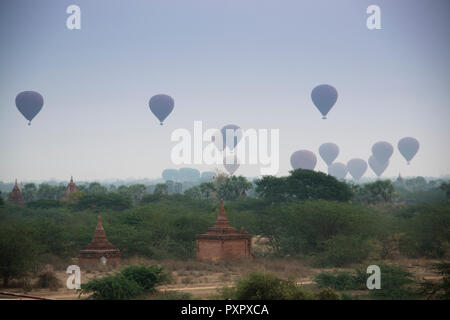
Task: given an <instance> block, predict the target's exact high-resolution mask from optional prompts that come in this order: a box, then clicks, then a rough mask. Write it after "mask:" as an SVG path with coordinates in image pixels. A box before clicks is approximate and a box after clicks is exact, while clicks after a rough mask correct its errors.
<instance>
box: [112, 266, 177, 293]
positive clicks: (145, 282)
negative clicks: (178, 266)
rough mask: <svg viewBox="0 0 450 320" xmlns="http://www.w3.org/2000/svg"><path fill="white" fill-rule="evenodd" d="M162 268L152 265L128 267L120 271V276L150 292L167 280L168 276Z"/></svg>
mask: <svg viewBox="0 0 450 320" xmlns="http://www.w3.org/2000/svg"><path fill="white" fill-rule="evenodd" d="M163 270H164V269H163V268H161V267H158V266H155V265H152V266H149V267H146V266H145V265H140V266H129V267H127V268H125V269H123V270H122V271H121V274H122V275H123V276H124V277H125V278H127V279H129V280H132V281H134V282H136V283H137V284H138V285H140V286H141V287H142V288H143V289H144V290H145V291H146V292H151V291H153V290H154V289H155V287H156V286H157V285H159V284H162V283H165V282H167V281H168V280H169V275H168V274H165V273H163Z"/></svg>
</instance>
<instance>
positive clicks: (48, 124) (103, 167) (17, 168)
mask: <svg viewBox="0 0 450 320" xmlns="http://www.w3.org/2000/svg"><path fill="white" fill-rule="evenodd" d="M71 4H76V5H78V6H80V8H81V30H68V29H67V28H66V19H67V17H68V14H66V8H67V7H68V6H69V5H71ZM371 4H377V5H379V6H380V8H381V25H382V30H368V29H367V27H366V19H367V14H366V8H367V7H368V6H369V5H371ZM449 7H450V4H449V2H448V1H445V0H442V1H441V0H435V1H425V0H418V1H412V0H411V1H402V0H396V1H393V0H390V1H364V0H352V1H344V0H340V1H331V0H330V1H283V0H282V1H274V0H271V1H261V0H259V1H253V0H249V1H234V0H232V1H219V0H208V1H206V0H202V1H200V0H198V1H190V0H189V1H186V0H185V1H171V0H167V1H162V0H151V1H150V0H149V1H139V0H130V1H112V0H108V1H105V0H103V1H101V0H97V1H79V0H78V1H76V0H73V1H56V0H54V1H47V0H42V1H41V0H39V1H31V0H29V1H23V0H14V1H12V0H6V1H1V2H0V48H1V50H0V75H1V79H0V150H1V162H0V180H4V181H11V180H13V179H14V178H16V177H17V178H18V179H19V180H24V181H25V180H34V179H48V178H56V179H68V178H69V177H70V175H73V176H74V177H76V178H78V179H83V180H95V179H104V178H127V177H136V178H140V177H148V178H156V177H159V176H160V174H161V171H162V170H163V169H165V168H168V167H176V166H173V165H172V164H171V161H170V151H171V149H172V148H173V147H174V145H175V143H173V142H171V141H170V134H171V132H172V131H173V130H175V129H177V128H186V129H189V130H191V131H192V130H193V123H194V121H195V120H202V121H203V122H204V126H206V127H216V128H220V127H222V126H223V125H225V124H228V123H234V124H237V125H239V126H241V127H242V128H244V129H245V128H267V129H270V128H278V129H280V140H281V147H280V171H279V175H284V174H287V172H288V170H290V169H291V167H290V163H289V157H290V155H291V153H292V152H294V151H296V150H299V149H309V150H311V151H314V152H315V153H316V154H317V156H318V165H317V166H316V170H321V171H326V165H325V163H324V162H323V161H322V160H321V159H320V158H319V155H318V148H319V146H320V144H322V143H324V142H335V143H336V144H338V145H339V147H340V149H341V152H340V154H339V157H338V159H337V160H336V161H338V162H345V163H346V162H347V161H348V160H350V159H351V158H354V157H361V158H364V159H366V160H367V159H368V157H369V156H370V154H371V150H370V149H371V146H372V144H373V143H375V142H376V141H379V140H385V141H389V142H391V143H392V144H393V145H394V147H395V151H394V154H393V156H392V158H391V163H390V166H389V168H388V169H387V170H386V172H385V174H384V175H385V176H396V175H398V173H399V172H401V173H402V175H411V176H416V175H424V176H439V175H444V174H449V173H450V161H449V160H448V159H449V156H450V151H449V147H448V146H449V141H450V126H449V125H448V121H449V119H450V118H449V116H450V108H449V101H450V99H449V98H450V92H449V83H450V57H449V55H450V50H449V49H450V46H449V40H448V32H449V26H450V20H449V19H448V12H449ZM322 83H328V84H331V85H333V86H335V87H336V88H337V90H338V92H339V98H338V101H337V103H336V105H335V106H334V108H333V109H332V110H331V111H330V113H329V116H328V119H327V120H322V119H321V116H320V113H319V112H318V111H317V110H316V109H315V107H314V106H313V104H312V102H311V99H310V92H311V90H312V89H313V88H314V87H315V86H316V85H318V84H322ZM24 90H36V91H38V92H40V93H41V94H42V95H43V96H44V100H45V103H44V108H43V109H42V110H41V112H40V113H39V114H38V115H37V116H36V118H35V119H34V120H33V123H32V125H31V126H28V125H27V122H26V120H25V119H24V118H23V117H22V115H21V114H20V113H19V112H18V110H17V108H16V107H15V104H14V99H15V96H16V95H17V94H18V93H19V92H21V91H24ZM158 93H166V94H169V95H171V96H172V97H173V98H174V100H175V109H174V112H173V113H172V114H171V115H170V116H169V117H168V118H167V119H166V121H165V125H164V126H160V125H159V123H158V121H157V119H156V118H155V117H154V116H153V114H151V112H150V110H149V108H148V100H149V99H150V97H151V96H153V95H154V94H158ZM405 136H413V137H415V138H417V139H418V140H419V141H420V143H421V148H420V150H419V153H418V154H417V155H416V157H415V158H414V159H413V161H412V164H411V165H410V166H406V164H405V162H406V161H405V160H404V159H403V158H402V157H401V155H400V153H399V152H398V150H397V149H396V144H397V141H398V140H399V139H400V138H402V137H405ZM194 167H196V168H198V169H199V170H201V171H203V170H211V169H214V167H208V166H194ZM258 173H259V168H258V167H255V166H242V167H241V168H240V169H239V171H238V172H237V174H243V175H247V176H255V175H258ZM366 176H369V177H370V176H373V173H372V172H371V171H370V170H368V172H367V173H366Z"/></svg>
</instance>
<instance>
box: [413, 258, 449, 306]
mask: <svg viewBox="0 0 450 320" xmlns="http://www.w3.org/2000/svg"><path fill="white" fill-rule="evenodd" d="M433 269H434V270H435V271H437V273H438V274H439V275H442V280H441V281H438V282H433V281H429V280H425V281H424V282H422V283H421V284H420V289H419V294H420V295H421V296H424V297H425V298H426V299H437V300H450V263H437V264H434V265H433Z"/></svg>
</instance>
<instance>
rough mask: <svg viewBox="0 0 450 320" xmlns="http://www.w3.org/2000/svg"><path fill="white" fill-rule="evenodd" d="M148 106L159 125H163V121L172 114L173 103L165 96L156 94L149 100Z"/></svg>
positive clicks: (170, 98)
mask: <svg viewBox="0 0 450 320" xmlns="http://www.w3.org/2000/svg"><path fill="white" fill-rule="evenodd" d="M148 105H149V107H150V110H151V111H152V112H153V114H154V115H155V116H156V117H157V118H158V120H159V121H160V124H161V125H163V121H164V119H166V118H167V116H168V115H169V114H170V113H171V112H172V110H173V107H174V105H175V102H174V101H173V99H172V97H170V96H168V95H166V94H157V95H155V96H153V97H152V98H151V99H150V101H149V102H148Z"/></svg>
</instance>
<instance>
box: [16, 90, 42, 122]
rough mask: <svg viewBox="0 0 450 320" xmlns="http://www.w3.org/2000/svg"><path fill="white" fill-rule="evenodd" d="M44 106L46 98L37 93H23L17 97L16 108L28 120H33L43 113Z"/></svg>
mask: <svg viewBox="0 0 450 320" xmlns="http://www.w3.org/2000/svg"><path fill="white" fill-rule="evenodd" d="M43 105H44V98H43V97H42V96H41V95H40V94H39V93H38V92H36V91H23V92H21V93H19V94H18V95H17V96H16V106H17V109H19V111H20V113H22V115H23V116H24V117H25V119H27V120H28V125H31V120H33V118H34V117H35V116H36V115H37V114H38V113H39V111H41V109H42V106H43Z"/></svg>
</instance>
